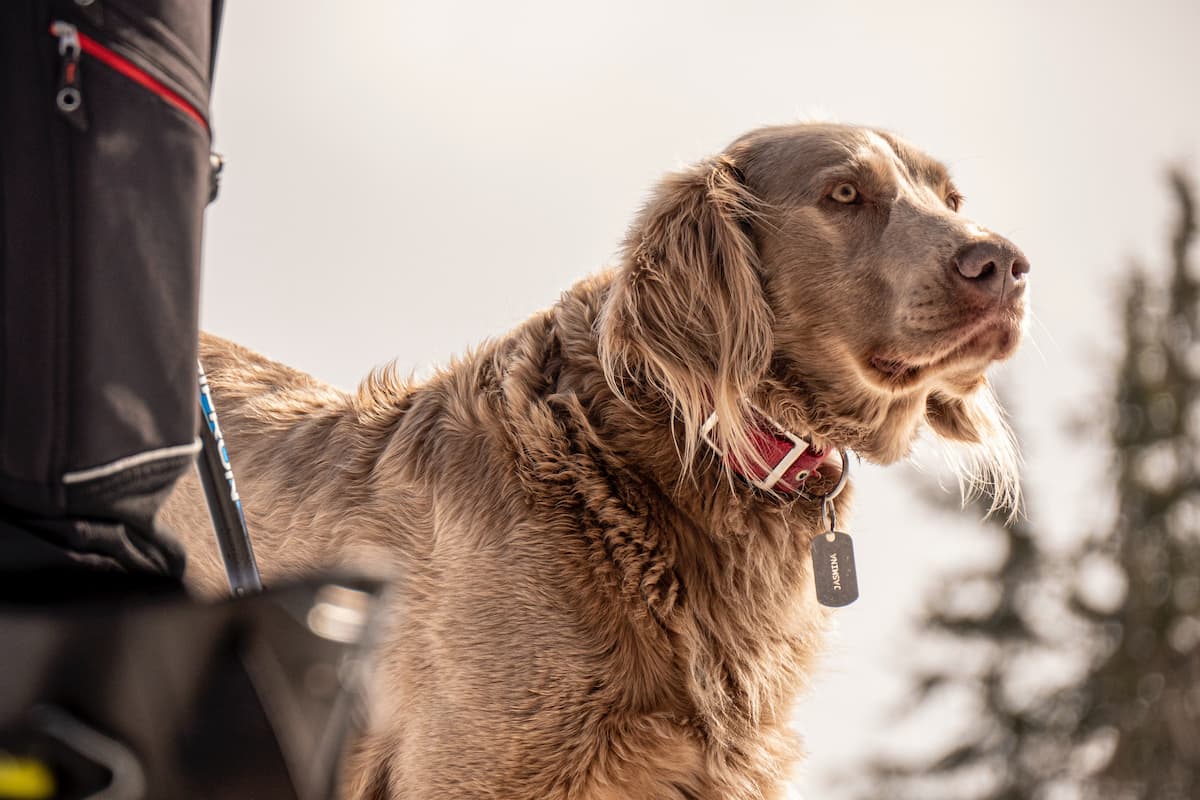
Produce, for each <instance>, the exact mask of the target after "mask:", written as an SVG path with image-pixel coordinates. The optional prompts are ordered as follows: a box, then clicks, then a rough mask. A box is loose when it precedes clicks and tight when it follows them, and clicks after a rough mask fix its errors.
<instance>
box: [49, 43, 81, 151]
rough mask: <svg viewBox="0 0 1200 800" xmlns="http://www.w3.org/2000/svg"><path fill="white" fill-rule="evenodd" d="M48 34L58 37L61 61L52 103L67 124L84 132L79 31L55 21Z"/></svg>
mask: <svg viewBox="0 0 1200 800" xmlns="http://www.w3.org/2000/svg"><path fill="white" fill-rule="evenodd" d="M50 33H51V34H52V35H54V36H57V37H58V55H59V56H60V57H61V59H62V69H61V71H60V72H59V78H58V94H56V95H55V96H54V103H55V105H57V106H58V110H59V113H61V114H62V115H63V117H64V118H65V119H66V120H67V122H69V123H71V125H73V126H74V127H75V128H76V129H78V130H81V131H86V130H87V115H86V114H85V113H84V110H83V82H82V78H81V75H80V71H79V56H80V54H81V53H82V52H83V46H82V45H81V44H80V43H79V30H78V29H77V28H76V27H75V26H74V25H71V24H70V23H67V22H63V21H62V20H55V21H54V23H53V24H51V25H50Z"/></svg>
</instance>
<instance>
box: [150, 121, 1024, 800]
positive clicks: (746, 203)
mask: <svg viewBox="0 0 1200 800" xmlns="http://www.w3.org/2000/svg"><path fill="white" fill-rule="evenodd" d="M857 130H858V129H851V128H846V129H845V131H846V132H847V133H846V135H847V136H849V135H850V133H851V132H854V131H857ZM735 149H736V148H735ZM751 188H752V180H750V179H748V178H747V175H746V174H743V173H742V171H741V167H740V165H739V164H738V163H735V162H734V161H733V160H731V159H730V158H722V159H717V160H714V161H712V162H706V163H705V164H702V165H701V166H699V167H697V168H696V169H693V170H690V171H687V172H685V173H681V174H679V175H676V176H674V177H672V178H669V179H668V180H667V181H666V182H665V183H664V184H663V186H662V187H660V189H659V191H658V193H657V194H656V196H655V199H654V200H653V201H652V202H651V204H650V205H649V206H648V207H647V209H646V210H645V211H644V212H643V214H642V215H641V216H640V217H639V219H638V221H637V222H636V223H635V225H634V227H633V229H632V231H631V234H630V237H629V240H628V242H627V246H626V251H625V255H624V258H623V263H622V264H621V266H620V267H619V268H618V269H616V270H613V271H611V272H607V273H604V274H601V275H599V276H596V277H593V278H590V279H587V280H584V281H582V282H580V283H579V284H577V285H576V286H575V287H574V288H572V289H571V290H570V291H568V292H566V293H565V294H564V295H563V297H562V298H561V300H560V301H559V302H558V303H557V304H556V305H555V306H554V307H553V308H552V309H550V310H548V311H545V312H542V313H539V314H536V315H534V316H533V317H531V318H530V319H529V320H528V321H527V322H525V323H524V324H523V325H521V326H520V327H519V328H517V329H516V330H515V331H513V332H511V333H510V334H508V335H506V336H504V337H503V338H501V339H499V340H497V341H494V342H492V343H489V344H487V345H485V346H483V347H481V348H479V349H478V350H476V351H475V352H473V353H470V354H469V355H467V356H466V357H464V358H463V359H461V360H459V361H457V362H455V363H453V364H452V365H450V367H448V368H447V369H445V370H443V371H441V372H439V373H438V374H437V375H435V376H434V377H433V378H432V379H431V380H428V381H426V382H424V383H422V384H419V385H413V384H409V383H407V382H405V381H403V380H400V379H399V378H398V377H397V376H396V373H395V371H394V370H392V369H384V370H381V371H378V372H376V373H375V374H373V375H372V376H370V377H369V378H368V379H367V380H366V381H364V382H363V384H362V386H361V387H360V388H359V389H358V391H357V392H356V393H353V394H347V393H343V392H340V391H338V390H336V389H333V388H331V387H328V386H326V385H324V384H322V383H320V382H319V381H316V380H314V379H313V378H311V377H309V376H307V375H304V374H303V373H300V372H297V371H295V370H292V369H290V368H287V367H285V366H282V365H280V364H277V363H275V362H272V361H269V360H267V359H265V358H263V357H261V356H259V355H256V354H254V353H252V352H250V351H248V350H246V349H244V348H242V347H239V346H238V345H235V344H233V343H231V342H228V341H224V340H221V339H217V338H215V337H211V336H203V337H202V339H201V359H202V361H203V363H204V366H205V368H206V371H207V373H208V377H209V381H210V384H211V385H212V387H213V389H214V392H215V395H216V402H217V407H218V409H219V412H220V414H221V420H222V425H223V428H224V430H225V434H226V438H227V441H228V442H229V447H230V452H231V454H232V459H233V464H234V466H235V468H236V469H237V473H238V480H239V484H240V486H241V489H242V495H243V498H244V503H245V508H246V516H247V521H248V523H249V527H250V530H251V532H252V534H253V537H254V542H255V548H256V551H257V555H258V559H259V563H260V565H261V566H262V569H263V573H264V577H265V579H266V580H267V581H268V582H278V581H280V580H282V579H283V578H284V577H285V576H288V575H295V574H297V573H302V572H306V571H312V570H319V569H329V568H332V567H335V566H346V565H350V566H355V565H364V564H365V565H368V566H369V567H370V569H371V570H372V571H378V570H379V569H381V568H382V569H384V570H385V571H387V572H388V573H390V574H391V575H392V576H393V578H394V581H395V588H394V591H393V592H392V594H391V596H392V598H393V600H392V602H393V603H394V609H393V613H392V615H391V617H390V624H389V628H388V630H387V633H386V635H385V636H384V638H383V641H382V643H381V645H380V652H379V655H378V658H377V666H376V669H375V675H374V686H373V689H372V696H371V702H370V704H369V706H370V712H371V713H370V720H369V728H368V731H367V733H366V735H365V737H364V738H363V740H362V741H361V742H360V744H359V745H358V747H357V748H356V749H355V751H354V753H353V755H352V758H351V763H350V768H349V770H348V773H347V778H346V785H345V788H344V796H346V797H352V798H364V800H365V799H367V798H420V799H421V800H431V799H433V798H464V797H505V798H537V799H538V800H551V799H553V798H563V799H564V800H565V799H566V798H571V799H572V800H609V799H611V800H617V799H618V798H621V799H624V798H655V799H656V800H671V799H672V798H674V799H675V800H695V799H696V798H730V799H733V800H737V799H739V798H746V799H747V800H748V799H749V798H756V799H757V798H774V797H780V796H782V792H783V787H784V784H785V782H786V780H787V778H788V777H789V772H790V770H791V768H792V766H793V765H794V764H795V762H796V760H797V759H798V758H799V755H800V746H799V742H798V740H797V737H796V735H795V733H794V732H793V730H792V728H791V725H790V715H791V712H792V708H793V704H794V701H795V699H796V697H797V695H798V693H799V692H800V691H801V690H803V689H804V688H805V687H806V685H807V681H808V676H809V675H810V674H811V673H812V668H813V663H814V659H815V658H816V657H817V655H818V653H819V651H820V642H821V638H822V632H823V630H824V628H825V626H826V622H827V618H828V612H827V610H826V609H824V608H822V607H821V606H819V605H818V604H817V603H816V600H815V597H814V591H813V585H812V576H811V573H810V569H809V567H808V564H809V561H810V559H809V546H810V542H811V539H812V537H813V536H814V535H816V534H817V533H818V532H819V531H820V530H821V525H820V520H819V510H818V508H817V506H816V504H814V503H812V502H809V501H806V500H803V499H795V498H793V497H786V496H775V495H771V494H765V493H762V492H759V491H757V490H755V489H753V488H751V487H750V486H748V485H747V484H745V483H744V482H742V481H740V480H738V479H736V478H734V477H733V476H732V474H731V473H730V471H729V470H728V468H727V466H726V465H727V464H728V462H729V460H725V461H722V459H720V458H719V457H717V456H716V455H715V454H714V453H713V452H712V451H711V450H709V449H708V448H705V447H701V446H700V445H699V442H700V437H699V435H698V431H699V427H700V425H701V424H702V423H703V420H704V419H705V418H707V416H708V415H709V414H710V413H712V411H713V410H716V411H717V413H718V414H719V416H720V417H721V419H722V424H721V425H720V426H718V430H719V431H720V432H721V437H722V439H721V441H720V443H719V444H720V446H721V447H722V449H723V450H724V451H725V452H728V453H732V454H735V455H737V454H740V455H739V456H738V457H740V458H742V459H743V463H751V462H753V461H754V460H755V459H756V458H758V456H757V453H755V452H754V450H753V448H752V447H751V446H750V443H749V440H748V434H747V428H746V425H747V424H749V420H750V415H751V413H752V412H751V404H755V405H758V406H760V407H761V408H764V409H766V410H767V411H768V412H769V413H770V414H771V415H772V416H773V417H774V418H776V419H778V420H780V421H783V422H784V423H785V424H787V425H788V426H789V427H792V428H793V429H795V430H802V431H805V432H808V433H810V434H811V435H812V436H813V437H814V438H815V439H816V440H817V441H818V442H821V443H824V444H828V445H830V446H834V447H838V448H846V447H849V448H851V449H854V450H857V451H859V452H861V453H862V454H864V455H865V456H867V457H869V458H872V459H874V460H877V461H880V462H890V461H893V460H895V459H897V458H899V457H902V456H903V455H904V453H906V452H907V450H908V448H909V446H910V444H911V442H912V439H913V437H914V436H915V435H916V432H917V431H918V430H919V429H920V428H921V427H922V426H923V424H924V423H926V422H928V424H929V425H930V426H931V427H932V428H933V429H934V430H935V431H936V432H937V433H938V434H940V435H941V436H943V437H946V438H949V439H952V440H957V441H962V442H966V443H969V444H970V445H971V446H973V447H975V448H977V452H978V453H981V454H982V456H980V458H979V459H978V460H979V461H980V463H982V464H983V465H984V471H985V472H986V471H988V470H990V471H991V472H992V473H994V474H995V475H996V476H998V479H999V482H1000V485H1001V486H1002V487H1008V488H1007V489H1005V490H1004V491H1005V492H1007V493H1008V494H1012V492H1013V491H1015V490H1014V489H1013V488H1012V487H1015V480H1014V479H1013V476H1014V475H1015V465H1016V462H1015V451H1014V450H1013V449H1012V445H1011V437H1010V436H1009V435H1008V433H1007V428H1006V427H1005V426H1004V423H1003V419H1002V417H1001V415H1000V413H999V407H998V406H997V405H996V404H995V402H994V399H993V398H992V397H991V394H990V392H989V391H988V389H987V387H986V384H985V383H984V382H983V381H982V377H981V376H980V375H975V376H974V377H973V378H972V380H971V381H968V380H967V379H968V378H970V377H971V376H970V375H968V374H967V372H971V371H973V367H972V368H968V367H967V366H963V371H961V374H956V375H952V374H951V373H952V372H953V370H949V371H947V373H946V375H945V376H943V378H944V379H942V380H939V381H936V382H930V383H928V384H927V385H926V384H923V385H921V386H919V387H916V388H913V387H908V388H906V389H904V390H902V391H888V390H886V387H883V388H881V387H870V386H867V385H866V384H864V382H863V381H862V380H861V377H860V376H859V375H858V373H857V372H856V370H857V369H858V367H857V366H855V365H854V364H852V363H849V362H848V361H847V359H846V353H845V352H844V351H842V350H839V349H837V346H836V343H835V344H834V345H831V349H830V350H829V351H828V352H816V351H814V350H813V349H812V348H803V347H799V346H797V344H796V341H795V340H794V338H793V339H789V336H791V335H792V334H793V333H794V332H789V331H787V330H785V329H784V327H785V325H784V323H785V321H786V320H785V318H786V309H785V308H784V307H783V306H781V305H780V304H779V303H778V301H777V295H778V290H777V288H775V287H773V286H772V284H771V280H772V278H771V275H772V274H773V273H772V272H771V270H774V269H777V266H775V265H774V264H773V263H767V262H764V261H763V255H762V254H763V253H764V252H766V251H768V250H769V249H770V248H769V247H768V246H767V244H765V243H764V240H763V238H762V234H761V233H760V232H756V229H755V228H754V224H753V223H754V220H756V219H759V218H758V217H755V214H766V213H768V211H767V210H765V208H766V207H765V206H762V207H759V206H756V203H758V202H759V199H758V195H756V194H755V192H753V191H751ZM789 268H793V267H789ZM830 291H831V293H832V294H831V296H835V295H836V291H835V288H831V290H830ZM831 341H832V340H831ZM972 381H973V382H972ZM726 423H731V424H726ZM826 472H827V474H825V475H823V476H822V480H825V481H827V482H828V481H831V480H832V479H833V478H834V477H835V475H834V474H833V473H832V472H830V471H826ZM817 488H819V487H817ZM852 493H853V489H852V487H847V489H846V491H845V493H844V494H842V495H841V496H840V497H839V498H838V500H837V509H838V513H839V517H840V518H841V519H842V520H846V519H847V506H848V504H849V501H850V498H851V495H852ZM165 521H166V522H167V523H168V524H169V525H171V526H172V527H173V528H174V529H175V530H176V531H178V532H179V534H180V536H181V537H182V538H183V539H184V541H185V543H186V545H187V547H188V551H189V565H188V572H187V578H188V580H189V581H190V582H191V584H192V585H193V586H194V587H196V588H198V589H201V590H206V591H209V592H213V593H219V592H221V591H222V588H223V585H224V578H223V571H222V567H221V562H220V559H219V557H218V554H217V552H216V548H215V547H214V546H213V545H212V543H211V541H210V537H209V534H208V523H207V517H206V514H205V511H204V503H203V499H202V494H201V492H200V489H199V484H198V482H197V481H195V480H194V479H193V480H188V481H184V482H182V483H181V485H180V487H179V489H178V490H177V491H176V493H175V495H174V496H173V497H172V498H171V501H170V502H169V503H168V506H167V508H166V510H165Z"/></svg>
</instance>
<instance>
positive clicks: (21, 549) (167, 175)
mask: <svg viewBox="0 0 1200 800" xmlns="http://www.w3.org/2000/svg"><path fill="white" fill-rule="evenodd" d="M217 17H219V7H218V8H214V7H213V6H211V5H210V4H209V2H207V0H202V1H201V2H196V1H195V0H191V1H189V0H146V1H143V2H135V1H134V0H75V2H70V1H69V0H62V1H59V2H46V1H45V0H43V2H29V1H28V0H20V1H19V2H11V3H0V243H2V244H0V376H2V380H0V571H3V572H7V573H9V574H8V575H0V578H2V579H3V580H6V581H7V580H26V581H28V580H30V578H29V577H28V576H30V575H31V574H34V573H36V572H44V571H45V570H55V571H60V572H61V571H62V570H70V571H74V570H76V569H77V568H80V567H82V568H86V570H87V571H88V572H87V574H86V576H85V577H84V578H82V579H83V580H87V581H89V582H94V581H97V580H102V578H98V577H97V576H96V571H97V570H100V571H108V572H113V573H119V574H121V575H126V576H134V577H137V578H139V579H141V580H143V581H155V580H161V579H162V578H166V579H167V580H177V579H178V578H179V576H180V575H181V574H182V571H183V554H182V552H181V551H180V550H179V548H178V546H177V545H176V544H175V543H174V542H173V540H172V539H171V538H170V537H169V536H167V535H165V534H164V533H163V532H162V531H160V530H157V529H156V528H155V525H154V521H153V520H154V515H155V513H156V511H157V509H158V507H159V506H160V505H161V503H162V501H163V499H164V498H165V496H166V494H167V493H168V492H169V490H170V488H171V486H172V485H173V484H174V482H175V479H176V478H177V477H178V476H179V475H181V474H182V472H183V471H184V470H185V469H186V468H188V467H189V466H190V465H191V463H192V462H193V460H194V457H195V454H196V452H197V450H198V448H199V445H198V443H197V441H196V425H197V416H196V394H195V370H196V347H197V340H196V331H197V323H198V305H199V280H200V239H201V229H202V222H203V213H204V207H205V205H206V204H207V202H208V200H209V197H210V194H211V193H212V191H213V180H214V177H213V168H212V162H211V160H210V155H209V151H210V140H211V136H210V130H209V123H208V119H207V117H208V106H209V86H210V82H211V76H212V67H213V52H214V44H215V40H216V36H215V34H216V22H215V19H216V18H217ZM22 576H23V577H22ZM33 580H40V579H33Z"/></svg>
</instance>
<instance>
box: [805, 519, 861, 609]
mask: <svg viewBox="0 0 1200 800" xmlns="http://www.w3.org/2000/svg"><path fill="white" fill-rule="evenodd" d="M812 560H813V582H814V583H815V584H816V587H817V602H819V603H820V604H821V605H823V606H833V607H834V608H837V607H840V606H848V605H850V604H851V603H853V602H854V601H855V600H857V599H858V572H857V571H856V570H855V567H854V542H853V541H852V540H851V539H850V534H848V533H843V532H842V531H832V530H831V531H829V532H828V533H824V534H821V535H820V536H818V537H816V538H815V539H813V542H812Z"/></svg>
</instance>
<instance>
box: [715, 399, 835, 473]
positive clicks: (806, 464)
mask: <svg viewBox="0 0 1200 800" xmlns="http://www.w3.org/2000/svg"><path fill="white" fill-rule="evenodd" d="M756 411H757V409H756ZM758 416H759V418H760V424H759V425H757V426H755V427H754V428H752V429H751V430H750V431H749V432H748V435H749V438H750V441H751V442H752V443H753V444H754V448H755V449H756V450H757V451H758V455H759V457H760V458H761V459H762V463H763V464H764V465H765V468H764V467H759V466H756V465H753V464H751V465H743V464H741V463H740V462H739V461H738V459H737V458H730V459H728V460H729V467H730V469H732V470H733V471H734V472H736V473H737V474H738V475H740V476H741V477H743V478H745V479H746V480H747V481H749V482H750V483H751V484H753V485H754V486H757V487H758V488H759V489H762V490H764V491H769V492H770V491H774V492H796V491H799V490H800V488H801V487H802V486H804V481H805V480H807V479H808V476H809V475H811V474H812V473H813V470H815V469H816V468H817V466H818V465H819V464H820V463H821V462H822V461H824V460H825V456H826V452H825V451H823V450H817V449H816V448H815V447H814V446H813V445H812V444H810V443H809V442H807V441H805V440H804V439H802V438H800V437H799V436H797V435H796V434H794V433H791V432H790V431H787V430H785V429H784V428H783V426H781V425H779V424H778V423H777V422H775V421H774V420H773V419H771V418H770V417H768V416H767V415H766V414H763V413H762V412H758ZM716 425H717V415H716V412H714V413H713V414H712V415H710V416H709V418H708V419H707V420H705V421H704V426H703V427H702V428H701V429H700V435H701V436H702V437H703V438H704V441H705V442H707V443H708V445H709V447H711V448H713V449H714V450H716V451H717V453H718V454H720V455H721V457H722V458H724V457H725V454H724V453H723V452H722V451H721V450H720V448H718V447H717V443H716V441H715V440H714V439H713V438H712V436H711V435H710V434H711V433H712V430H713V428H715V427H716Z"/></svg>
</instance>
